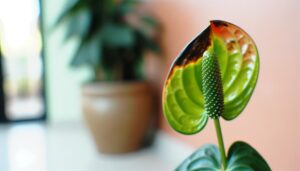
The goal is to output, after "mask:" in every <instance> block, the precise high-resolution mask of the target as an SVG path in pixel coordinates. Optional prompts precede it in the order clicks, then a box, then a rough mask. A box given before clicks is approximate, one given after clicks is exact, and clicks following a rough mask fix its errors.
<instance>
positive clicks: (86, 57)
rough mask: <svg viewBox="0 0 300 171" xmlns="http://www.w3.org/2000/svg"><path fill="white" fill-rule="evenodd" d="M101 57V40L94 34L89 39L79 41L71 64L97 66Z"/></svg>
mask: <svg viewBox="0 0 300 171" xmlns="http://www.w3.org/2000/svg"><path fill="white" fill-rule="evenodd" d="M101 57H102V42H101V37H100V35H99V34H96V35H95V36H94V37H92V38H91V39H89V40H86V41H81V44H80V46H79V48H78V50H77V51H76V53H75V55H74V58H73V60H72V61H71V66H73V67H78V66H82V65H92V66H97V65H99V63H100V59H101Z"/></svg>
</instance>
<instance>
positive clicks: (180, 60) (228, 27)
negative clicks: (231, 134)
mask: <svg viewBox="0 0 300 171" xmlns="http://www.w3.org/2000/svg"><path fill="white" fill-rule="evenodd" d="M208 49H212V50H208ZM204 54H208V55H215V56H216V57H217V59H218V63H219V67H220V71H221V77H222V87H223V97H224V112H223V113H222V114H221V116H222V117H223V118H224V119H226V120H232V119H234V118H236V117H237V116H238V115H239V114H240V113H241V112H242V111H243V109H244V108H245V107H246V105H247V103H248V101H249V99H250V97H251V95H252V92H253V90H254V88H255V85H256V81H257V77H258V72H259V57H258V52H257V49H256V46H255V44H254V42H253V40H252V39H251V38H250V36H249V35H248V34H247V33H246V32H245V31H243V30H242V29H241V28H239V27H237V26H235V25H233V24H231V23H228V22H225V21H212V22H211V24H210V26H209V27H208V28H206V29H205V30H204V31H203V32H202V33H201V34H200V35H198V36H197V37H196V38H195V39H194V40H193V41H192V42H191V43H189V44H188V46H187V47H186V48H184V50H183V51H182V53H181V54H180V55H179V56H178V57H177V58H176V59H175V61H174V63H173V65H172V67H171V70H170V72H169V75H168V78H167V81H166V83H165V86H164V90H163V112H164V115H165V117H166V119H167V120H168V122H169V124H170V125H171V126H172V127H173V128H174V129H175V130H176V131H178V132H181V133H183V134H194V133H197V132H199V131H200V130H202V129H203V128H204V126H205V125H206V122H207V120H208V114H207V112H206V111H207V110H206V109H205V107H204V97H203V87H202V78H203V73H202V72H203V71H202V62H203V56H204Z"/></svg>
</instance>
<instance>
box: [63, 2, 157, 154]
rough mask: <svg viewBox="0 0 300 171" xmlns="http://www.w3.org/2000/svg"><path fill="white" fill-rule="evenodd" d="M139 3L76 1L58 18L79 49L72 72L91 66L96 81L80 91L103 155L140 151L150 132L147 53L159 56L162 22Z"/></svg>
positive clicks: (86, 114) (150, 109)
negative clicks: (147, 133)
mask: <svg viewBox="0 0 300 171" xmlns="http://www.w3.org/2000/svg"><path fill="white" fill-rule="evenodd" d="M140 4H141V2H140V1H139V0H76V1H75V2H74V3H73V4H72V5H70V6H69V7H68V8H67V9H66V10H65V11H64V12H63V13H62V14H61V16H60V17H59V18H58V21H57V24H61V23H62V22H67V33H66V39H67V40H68V39H70V38H73V37H76V38H77V39H78V40H79V47H78V49H77V51H76V52H75V54H74V56H73V59H72V61H71V66H73V67H80V66H88V67H89V68H90V69H91V70H92V71H93V73H94V76H93V79H92V80H91V81H90V82H88V83H86V84H84V85H83V86H82V108H83V112H84V116H85V118H86V121H87V123H88V125H89V127H90V130H91V132H92V135H93V137H94V139H95V142H96V145H97V148H98V150H99V151H101V152H104V153H121V152H128V151H132V150H136V149H137V148H139V147H140V145H141V143H142V141H143V138H144V135H145V132H146V131H147V128H148V126H149V121H150V119H151V111H152V94H151V89H150V86H149V84H148V83H147V81H145V77H144V73H143V56H144V53H145V51H147V50H148V51H151V52H156V53H159V52H160V46H159V44H158V41H157V33H158V30H159V24H158V22H157V21H156V20H155V19H154V18H153V17H152V16H151V15H149V14H147V13H146V12H145V10H141V9H140V8H139V7H140Z"/></svg>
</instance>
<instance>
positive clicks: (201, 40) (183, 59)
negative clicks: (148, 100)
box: [166, 27, 211, 84]
mask: <svg viewBox="0 0 300 171" xmlns="http://www.w3.org/2000/svg"><path fill="white" fill-rule="evenodd" d="M210 30H211V29H210V27H207V28H206V29H205V30H204V31H203V32H202V33H200V34H199V35H198V36H197V37H196V38H195V39H194V40H193V41H192V42H191V43H189V44H188V45H187V47H186V48H184V50H183V51H182V52H181V54H180V55H179V56H178V57H177V58H176V59H175V62H174V63H173V65H172V68H171V70H170V72H169V75H168V79H167V81H166V84H168V82H169V79H170V78H171V77H172V75H173V73H174V71H175V70H176V69H179V68H184V67H185V66H187V65H188V64H191V63H195V62H197V61H198V59H199V58H201V57H202V56H203V53H204V52H205V51H206V50H207V48H208V47H209V46H210V45H211V40H210Z"/></svg>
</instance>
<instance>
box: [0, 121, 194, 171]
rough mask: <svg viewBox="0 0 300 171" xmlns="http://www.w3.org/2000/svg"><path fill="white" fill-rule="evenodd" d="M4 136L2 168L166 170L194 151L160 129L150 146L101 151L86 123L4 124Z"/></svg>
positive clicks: (0, 129)
mask: <svg viewBox="0 0 300 171" xmlns="http://www.w3.org/2000/svg"><path fill="white" fill-rule="evenodd" d="M0 140H1V141H0V171H47V170H49V171H120V170H122V171H153V170H163V171H164V170H173V169H174V168H175V167H176V166H177V165H178V163H180V162H181V161H182V160H183V159H184V158H185V157H186V156H188V155H189V154H190V153H191V151H192V149H191V148H190V147H187V146H186V145H185V144H183V143H182V142H180V141H179V140H178V139H175V138H173V137H170V136H168V135H167V134H165V133H162V132H160V133H158V135H157V138H156V141H155V143H154V145H153V146H152V147H150V148H147V149H143V150H140V151H137V152H133V153H128V154H122V155H104V154H100V153H98V152H97V150H96V148H95V145H94V143H93V141H92V139H91V136H90V134H89V132H88V130H87V128H86V126H85V125H83V124H82V123H62V124H60V123H59V124H47V125H46V124H16V125H12V126H10V125H1V124H0ZM2 140H3V141H2Z"/></svg>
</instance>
